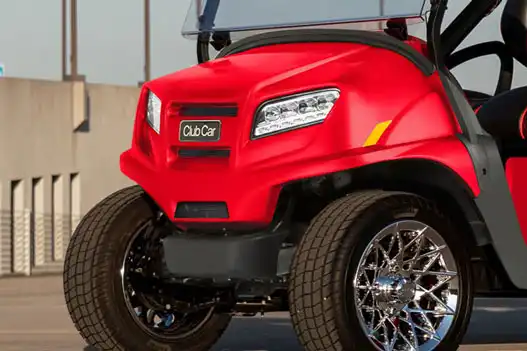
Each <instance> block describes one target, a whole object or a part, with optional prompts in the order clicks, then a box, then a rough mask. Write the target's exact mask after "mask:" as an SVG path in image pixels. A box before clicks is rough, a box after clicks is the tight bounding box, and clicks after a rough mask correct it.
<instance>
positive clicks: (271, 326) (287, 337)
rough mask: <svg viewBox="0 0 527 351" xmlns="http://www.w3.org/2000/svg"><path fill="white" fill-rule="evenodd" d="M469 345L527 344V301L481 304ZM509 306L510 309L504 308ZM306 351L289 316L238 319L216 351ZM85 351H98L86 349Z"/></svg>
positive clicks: (472, 327) (477, 308)
mask: <svg viewBox="0 0 527 351" xmlns="http://www.w3.org/2000/svg"><path fill="white" fill-rule="evenodd" d="M478 305H479V306H477V307H476V309H475V311H474V314H473V317H472V320H471V324H470V327H469V330H468V332H467V335H466V337H465V341H464V344H465V345H483V344H523V343H527V327H526V325H527V301H526V300H518V301H516V302H512V301H510V300H509V301H508V302H507V303H501V302H500V301H499V300H497V301H492V300H489V301H487V302H484V303H478ZM501 306H507V307H501ZM247 350H261V351H264V350H265V351H283V350H287V351H303V349H302V348H301V347H300V345H299V343H298V341H297V339H296V337H295V334H294V331H293V328H292V326H291V323H290V320H289V318H287V314H285V313H284V314H279V316H278V317H275V315H270V316H266V317H265V318H261V317H253V318H236V319H234V320H233V322H232V324H231V326H230V327H229V329H228V330H227V332H226V333H225V335H224V336H223V338H222V339H221V340H220V342H219V343H218V344H217V345H216V346H215V347H214V348H213V349H212V351H247ZM85 351H96V350H94V349H90V348H85Z"/></svg>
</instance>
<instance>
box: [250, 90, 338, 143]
mask: <svg viewBox="0 0 527 351" xmlns="http://www.w3.org/2000/svg"><path fill="white" fill-rule="evenodd" d="M328 97H330V99H329V100H331V101H328V100H326V101H325V103H326V104H327V106H326V107H325V108H322V109H321V108H320V104H321V103H323V102H321V100H319V99H322V98H326V99H327V98H328ZM339 97H340V89H338V88H321V89H316V90H310V91H305V92H301V93H296V94H292V95H286V96H281V97H279V98H276V99H271V100H267V101H265V102H263V103H262V104H261V105H260V106H259V107H258V108H257V109H256V113H255V115H254V117H253V123H252V126H251V140H256V139H261V138H265V137H269V136H273V135H277V134H282V133H285V132H289V131H293V130H297V129H302V128H306V127H309V126H313V125H317V124H321V123H323V122H324V121H325V120H326V118H327V117H328V116H329V114H330V113H331V111H332V110H333V108H334V106H335V103H336V102H337V100H338V99H339ZM307 100H311V101H310V104H306V102H307ZM313 100H314V101H315V102H316V104H315V105H313V104H312V103H313ZM284 105H290V109H288V110H286V111H284V109H283V106H284ZM297 105H298V106H297ZM302 105H304V106H302ZM273 108H274V109H275V111H274V112H276V111H277V110H280V112H279V113H280V114H282V116H278V117H277V118H276V120H273V121H269V120H267V121H266V119H267V118H266V117H265V114H266V111H269V110H271V109H273ZM301 108H306V109H309V108H315V110H314V111H311V110H310V111H307V112H301V111H300V109H301ZM288 111H289V112H291V113H296V115H293V114H292V115H290V116H285V117H284V115H283V113H287V112H288ZM309 117H310V118H309ZM301 119H304V121H300V120H301ZM264 122H267V123H269V124H270V125H272V123H274V122H276V124H278V123H282V127H276V125H274V126H273V127H272V128H271V130H269V131H267V132H262V133H259V132H258V128H259V127H260V128H261V127H262V126H261V124H262V123H264ZM284 124H285V126H284ZM263 127H265V125H264V126H263Z"/></svg>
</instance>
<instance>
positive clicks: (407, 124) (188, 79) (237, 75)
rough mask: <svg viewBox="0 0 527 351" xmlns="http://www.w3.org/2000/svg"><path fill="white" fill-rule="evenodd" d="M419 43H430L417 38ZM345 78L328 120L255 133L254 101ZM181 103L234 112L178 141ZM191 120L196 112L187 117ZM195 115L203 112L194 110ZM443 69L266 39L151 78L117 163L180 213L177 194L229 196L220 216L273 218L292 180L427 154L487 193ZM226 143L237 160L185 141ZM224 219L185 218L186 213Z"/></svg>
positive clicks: (376, 53) (380, 52)
mask: <svg viewBox="0 0 527 351" xmlns="http://www.w3.org/2000/svg"><path fill="white" fill-rule="evenodd" d="M412 46H415V47H419V48H421V49H422V48H423V46H422V43H420V42H418V41H415V40H414V41H413V42H412ZM325 87H338V88H339V89H340V90H341V96H340V98H339V100H338V101H337V103H336V105H335V107H334V109H333V110H332V112H331V113H330V115H329V116H328V117H327V119H326V120H325V122H324V123H322V124H319V125H315V126H310V127H306V128H302V129H298V130H295V131H290V132H285V133H281V134H277V135H274V136H270V137H265V138H262V139H258V140H254V141H251V140H250V132H251V127H252V123H253V119H254V114H255V111H256V109H257V108H258V106H259V105H260V104H261V103H263V102H265V101H267V100H269V99H273V98H277V97H282V96H285V95H288V94H293V93H298V92H303V91H308V90H313V89H318V88H325ZM146 89H150V90H152V91H153V92H154V93H155V94H156V95H157V96H158V97H159V98H160V99H161V100H162V102H163V106H162V111H163V112H162V124H161V133H160V134H159V135H158V134H156V133H155V132H154V131H152V130H151V129H150V128H149V127H148V125H147V123H146V122H145V116H144V114H145V113H144V111H145V103H146V101H145V100H146ZM180 103H215V104H218V103H229V104H237V105H238V106H239V113H238V116H237V117H224V118H222V117H219V118H214V119H218V120H221V121H222V136H221V140H220V141H219V142H214V143H190V144H189V143H182V142H180V141H179V140H178V133H179V130H178V128H179V123H180V121H181V119H182V118H181V117H180V116H178V115H177V111H176V110H174V107H176V106H177V104H180ZM186 119H193V118H186ZM194 119H199V118H194ZM388 120H391V121H392V123H391V124H390V126H389V127H388V129H387V130H386V131H385V133H384V134H383V135H382V137H381V138H380V139H379V141H378V143H377V144H376V145H374V146H369V147H363V144H364V142H365V141H366V139H367V138H368V136H369V135H370V133H371V132H372V130H373V129H374V128H375V126H376V125H377V124H379V123H381V122H385V121H388ZM458 132H459V126H458V124H457V121H456V119H455V118H454V116H453V114H452V111H451V109H450V107H449V104H448V100H447V99H446V97H445V93H444V90H443V87H442V86H441V83H440V81H439V78H438V76H437V75H432V76H430V77H427V76H425V75H424V74H423V73H422V72H421V71H420V70H419V69H418V68H417V67H416V66H415V65H414V64H413V63H411V62H410V61H409V60H408V59H406V58H404V57H402V56H399V55H398V54H396V53H394V52H391V51H388V50H384V49H378V48H373V47H369V46H366V45H362V44H349V43H309V44H300V43H299V44H286V45H274V46H267V47H262V48H258V49H253V50H250V51H246V52H244V53H241V54H236V55H232V56H229V57H226V58H222V59H217V60H214V61H211V62H208V63H205V64H202V65H197V66H194V67H191V68H188V69H185V70H182V71H179V72H177V73H174V74H171V75H168V76H166V77H163V78H159V79H157V80H154V81H152V82H149V83H147V84H146V85H145V87H144V90H143V94H142V98H141V99H140V103H139V105H138V109H137V118H136V123H135V133H134V140H133V143H132V147H131V148H130V150H128V151H126V152H125V153H123V155H122V156H121V170H122V171H123V172H124V174H126V175H127V176H128V177H129V178H131V179H132V180H134V181H135V182H137V183H138V184H139V185H141V186H142V187H143V188H144V189H145V190H146V191H147V192H148V193H149V194H150V196H152V198H153V199H154V200H155V201H156V202H157V203H158V204H159V206H160V207H161V208H162V209H163V210H164V211H165V212H166V213H167V214H168V215H169V217H172V218H173V214H174V212H175V209H176V206H177V203H178V202H186V201H225V202H226V203H227V205H228V209H229V215H230V218H229V219H227V220H224V221H228V222H236V223H251V224H258V225H265V224H267V223H269V222H270V221H271V219H272V216H273V213H274V209H275V205H276V201H277V198H278V196H279V193H280V189H281V187H282V185H283V184H284V183H287V182H290V181H294V180H298V179H302V178H307V177H312V176H317V175H323V174H327V173H332V172H336V171H341V170H346V169H351V168H356V167H360V166H364V165H367V164H373V163H377V162H382V161H386V160H397V159H428V160H433V161H436V162H439V163H441V164H443V165H445V166H446V167H448V168H450V169H452V170H453V171H454V172H455V173H457V174H458V175H459V176H461V177H462V178H463V179H464V180H465V182H466V183H467V184H468V186H469V187H470V189H472V191H473V192H474V194H476V195H477V194H478V193H479V188H478V184H477V179H476V175H475V172H474V168H473V164H472V161H471V158H470V156H469V154H468V152H467V150H466V149H465V147H464V145H463V144H462V143H461V142H460V141H459V140H458V139H457V137H456V134H457V133H458ZM184 147H192V148H205V149H207V148H213V149H217V148H230V150H231V154H230V157H229V158H224V159H210V158H195V159H189V158H185V159H181V158H178V156H177V155H178V150H179V149H180V148H184ZM188 221H191V222H196V221H200V222H206V221H212V222H219V221H221V220H218V219H210V220H205V219H203V220H196V219H192V220H180V219H178V222H188Z"/></svg>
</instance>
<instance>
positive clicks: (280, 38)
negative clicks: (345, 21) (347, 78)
mask: <svg viewBox="0 0 527 351" xmlns="http://www.w3.org/2000/svg"><path fill="white" fill-rule="evenodd" d="M293 43H355V44H364V45H369V46H372V47H376V48H380V49H386V50H390V51H393V52H395V53H397V54H399V55H401V56H403V57H405V58H406V59H408V60H409V61H410V62H412V63H413V64H414V65H415V66H416V67H417V68H419V70H421V71H422V72H423V73H424V74H425V75H427V76H430V75H432V74H433V73H434V71H435V68H434V65H433V64H432V62H431V61H430V60H429V59H428V58H426V57H425V56H423V55H422V54H421V53H420V52H418V51H417V50H415V49H414V48H412V47H411V46H410V45H408V44H406V43H404V42H402V41H400V40H397V39H395V38H393V37H391V36H389V35H386V34H384V33H378V32H368V31H360V30H351V29H321V28H319V29H293V30H282V31H273V32H268V33H263V34H257V35H254V36H251V37H248V38H244V39H242V40H240V41H237V42H235V43H232V44H231V45H229V46H228V47H226V48H225V49H223V50H222V51H221V52H220V53H219V54H218V56H217V58H221V57H225V56H229V55H234V54H238V53H241V52H244V51H247V50H251V49H256V48H259V47H263V46H268V45H277V44H293Z"/></svg>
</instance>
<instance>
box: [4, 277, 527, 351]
mask: <svg viewBox="0 0 527 351" xmlns="http://www.w3.org/2000/svg"><path fill="white" fill-rule="evenodd" d="M61 289H62V288H61V280H60V278H59V277H41V278H29V279H26V278H13V279H0V350H2V351H82V350H83V349H84V348H85V346H84V343H83V342H82V340H81V339H80V337H79V336H78V335H77V332H76V331H75V329H74V328H73V326H72V325H71V323H70V320H69V317H68V315H67V312H66V308H65V307H64V303H63V297H62V290H61ZM257 350H258V351H283V350H288V351H302V350H301V348H300V347H299V346H298V344H297V342H296V339H295V336H294V334H293V331H292V329H291V325H290V323H289V319H288V317H287V315H286V314H285V313H278V314H271V315H268V316H266V317H264V318H258V317H255V318H243V319H237V320H235V321H234V323H233V325H232V327H231V328H229V330H228V332H227V333H226V335H225V337H224V338H223V340H222V341H221V343H220V344H219V345H218V346H217V348H215V350H214V351H257ZM461 350H463V351H483V350H487V351H490V350H503V351H527V300H501V299H500V300H491V301H489V300H480V301H478V303H477V307H476V311H475V314H474V317H473V318H472V324H471V327H470V330H469V333H468V335H467V337H466V341H465V345H464V346H463V347H462V348H461Z"/></svg>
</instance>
